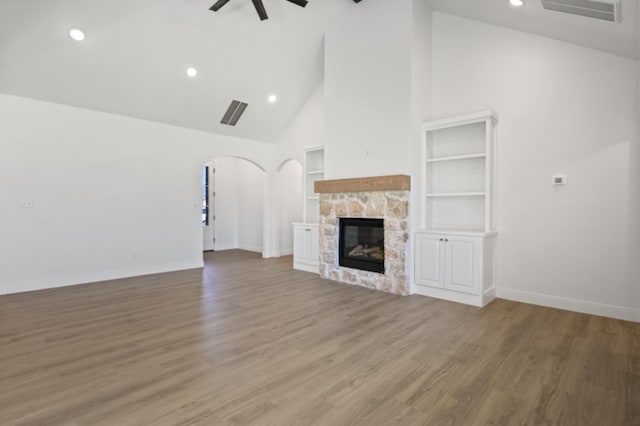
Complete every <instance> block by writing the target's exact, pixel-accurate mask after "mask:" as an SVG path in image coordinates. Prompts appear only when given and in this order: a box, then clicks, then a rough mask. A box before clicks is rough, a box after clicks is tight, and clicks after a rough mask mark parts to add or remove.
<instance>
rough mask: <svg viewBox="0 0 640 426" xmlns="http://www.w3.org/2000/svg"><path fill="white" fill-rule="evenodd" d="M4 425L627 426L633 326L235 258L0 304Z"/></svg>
mask: <svg viewBox="0 0 640 426" xmlns="http://www.w3.org/2000/svg"><path fill="white" fill-rule="evenodd" d="M0 424H1V425H141V424H150V425H187V424H189V425H191V424H193V425H196V424H197V425H293V424H298V425H312V424H313V425H346V424H349V425H394V424H398V425H579V426H584V425H598V426H614V425H640V324H634V323H628V322H623V321H617V320H612V319H607V318H600V317H594V316H589V315H582V314H577V313H570V312H564V311H559V310H554V309H547V308H542V307H536V306H530V305H524V304H520V303H514V302H508V301H503V300H497V301H495V302H494V303H492V304H491V305H489V306H488V307H486V308H485V309H482V310H480V309H477V308H473V307H468V306H463V305H458V304H454V303H449V302H445V301H439V300H434V299H429V298H425V297H420V296H410V297H400V296H393V295H389V294H385V293H381V292H373V291H370V290H367V289H364V288H359V287H351V286H347V285H344V284H338V283H332V282H328V281H323V280H321V279H320V278H318V277H317V276H315V275H313V274H308V273H305V272H298V271H293V270H292V269H291V258H281V259H269V260H264V259H261V258H260V257H259V256H258V255H255V254H251V253H246V252H240V251H231V252H220V253H209V254H207V255H206V268H205V269H204V271H186V272H176V273H168V274H161V275H155V276H149V277H140V278H131V279H124V280H117V281H111V282H105V283H96V284H89V285H84V286H76V287H67V288H61V289H54V290H46V291H40V292H34V293H27V294H18V295H9V296H2V297H0Z"/></svg>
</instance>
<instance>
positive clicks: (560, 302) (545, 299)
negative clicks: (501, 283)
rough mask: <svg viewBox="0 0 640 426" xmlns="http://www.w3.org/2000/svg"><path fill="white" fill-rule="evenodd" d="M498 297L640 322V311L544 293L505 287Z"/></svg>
mask: <svg viewBox="0 0 640 426" xmlns="http://www.w3.org/2000/svg"><path fill="white" fill-rule="evenodd" d="M496 296H497V297H498V298H500V299H507V300H513V301H516V302H522V303H530V304H532V305H540V306H547V307H550V308H557V309H564V310H567V311H573V312H581V313H583V314H591V315H598V316H603V317H609V318H616V319H621V320H626V321H633V322H640V309H634V308H630V307H626V306H617V305H608V304H605V303H597V302H590V301H588V300H579V299H571V298H568V297H558V296H551V295H548V294H542V293H531V292H528V291H522V290H516V289H511V288H503V287H498V289H497V291H496Z"/></svg>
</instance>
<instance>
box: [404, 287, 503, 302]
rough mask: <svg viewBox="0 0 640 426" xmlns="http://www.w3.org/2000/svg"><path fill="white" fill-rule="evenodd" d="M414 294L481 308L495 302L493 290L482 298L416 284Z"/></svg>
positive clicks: (486, 292)
mask: <svg viewBox="0 0 640 426" xmlns="http://www.w3.org/2000/svg"><path fill="white" fill-rule="evenodd" d="M413 288H414V293H413V294H418V295H420V296H427V297H434V298H436V299H443V300H448V301H449V302H456V303H464V304H465V305H471V306H476V307H478V308H481V307H483V306H486V305H487V304H488V303H489V302H491V301H492V300H493V289H489V290H487V291H485V292H484V294H483V295H482V296H480V295H477V294H470V293H469V294H467V293H460V292H458V291H451V290H447V289H443V288H436V287H429V286H426V285H420V284H418V283H414V287H413Z"/></svg>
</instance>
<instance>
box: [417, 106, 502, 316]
mask: <svg viewBox="0 0 640 426" xmlns="http://www.w3.org/2000/svg"><path fill="white" fill-rule="evenodd" d="M497 123H498V117H497V115H496V114H495V113H493V111H482V112H478V113H474V114H467V115H463V116H458V117H451V118H445V119H442V120H436V121H431V122H428V123H424V124H423V126H422V130H423V141H422V152H423V161H422V180H423V185H422V188H423V193H422V197H421V198H422V216H421V217H422V229H420V230H418V231H416V232H415V233H414V235H413V241H414V251H413V253H414V261H413V284H414V290H415V292H416V293H418V294H423V295H425V296H431V297H439V298H442V299H447V300H451V301H455V302H461V303H467V304H471V305H475V306H484V305H486V304H487V303H489V302H490V301H491V300H492V299H493V298H494V297H495V283H494V274H493V271H494V259H495V257H494V254H495V241H496V239H495V235H496V232H495V230H496V217H495V190H494V182H495V163H494V158H495V152H496V130H495V129H496V125H497Z"/></svg>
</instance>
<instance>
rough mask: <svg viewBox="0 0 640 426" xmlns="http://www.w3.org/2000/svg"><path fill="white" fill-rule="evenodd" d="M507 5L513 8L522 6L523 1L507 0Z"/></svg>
mask: <svg viewBox="0 0 640 426" xmlns="http://www.w3.org/2000/svg"><path fill="white" fill-rule="evenodd" d="M509 3H511V6H514V7H520V6H524V0H509Z"/></svg>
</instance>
